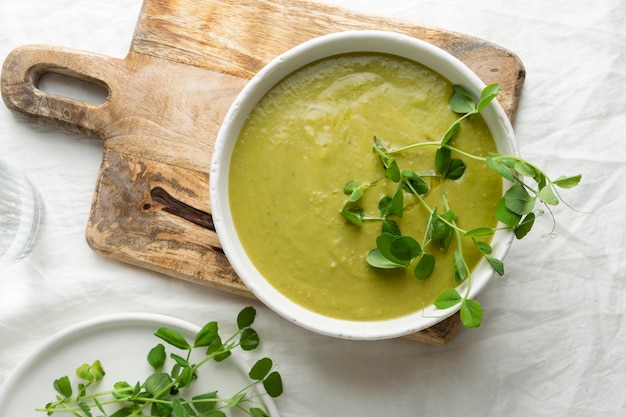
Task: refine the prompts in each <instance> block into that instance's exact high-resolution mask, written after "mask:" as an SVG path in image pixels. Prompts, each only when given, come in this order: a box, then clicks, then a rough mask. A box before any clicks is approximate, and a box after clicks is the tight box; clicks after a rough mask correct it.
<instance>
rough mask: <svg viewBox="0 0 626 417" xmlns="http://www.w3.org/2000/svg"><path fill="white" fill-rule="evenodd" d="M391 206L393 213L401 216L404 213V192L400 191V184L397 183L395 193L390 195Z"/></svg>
mask: <svg viewBox="0 0 626 417" xmlns="http://www.w3.org/2000/svg"><path fill="white" fill-rule="evenodd" d="M391 207H392V211H393V214H395V215H396V216H398V217H400V218H402V215H403V214H404V192H403V191H402V184H398V188H396V191H395V193H393V196H392V197H391Z"/></svg>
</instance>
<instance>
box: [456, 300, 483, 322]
mask: <svg viewBox="0 0 626 417" xmlns="http://www.w3.org/2000/svg"><path fill="white" fill-rule="evenodd" d="M482 321H483V307H482V306H481V305H480V303H479V302H478V301H476V300H463V303H462V304H461V322H462V323H463V325H465V327H467V328H470V329H472V328H475V327H478V326H480V324H481V323H482Z"/></svg>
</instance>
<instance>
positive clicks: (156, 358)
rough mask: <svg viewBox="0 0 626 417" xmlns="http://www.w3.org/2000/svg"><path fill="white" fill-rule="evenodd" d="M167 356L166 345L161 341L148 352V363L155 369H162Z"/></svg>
mask: <svg viewBox="0 0 626 417" xmlns="http://www.w3.org/2000/svg"><path fill="white" fill-rule="evenodd" d="M166 357H167V355H166V354H165V346H163V345H162V344H161V343H159V344H158V345H156V346H155V347H153V348H152V349H150V352H148V363H149V364H150V366H152V368H154V370H155V371H160V370H161V368H162V367H163V364H165V359H166Z"/></svg>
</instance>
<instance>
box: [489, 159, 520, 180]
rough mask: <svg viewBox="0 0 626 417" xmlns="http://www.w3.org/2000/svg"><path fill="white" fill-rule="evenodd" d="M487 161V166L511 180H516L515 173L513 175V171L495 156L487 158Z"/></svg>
mask: <svg viewBox="0 0 626 417" xmlns="http://www.w3.org/2000/svg"><path fill="white" fill-rule="evenodd" d="M485 162H486V163H487V166H489V168H491V169H492V170H493V171H495V172H496V173H498V175H500V176H501V177H503V178H505V179H507V180H509V181H511V182H515V175H513V173H512V172H511V171H509V169H507V167H506V166H505V165H503V163H502V162H501V161H500V160H498V161H495V160H494V159H493V158H487V159H485Z"/></svg>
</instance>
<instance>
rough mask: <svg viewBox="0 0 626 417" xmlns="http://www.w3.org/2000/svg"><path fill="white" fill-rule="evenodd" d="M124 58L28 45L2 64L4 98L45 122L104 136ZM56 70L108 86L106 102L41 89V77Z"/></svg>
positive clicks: (75, 77)
mask: <svg viewBox="0 0 626 417" xmlns="http://www.w3.org/2000/svg"><path fill="white" fill-rule="evenodd" d="M120 63H121V60H119V59H116V58H111V57H107V56H104V55H99V54H94V53H90V52H84V51H79V50H75V49H69V48H63V47H52V46H43V45H28V46H23V47H20V48H17V49H15V50H13V51H12V52H11V53H10V54H9V56H8V57H7V58H6V60H5V62H4V65H3V66H2V77H1V84H0V85H1V88H2V97H3V99H4V102H5V103H6V105H7V107H9V108H10V109H12V110H15V111H17V112H20V113H23V114H25V115H27V116H30V117H33V118H35V119H37V120H38V121H39V122H40V123H43V124H45V125H49V126H53V127H57V128H64V129H66V130H70V131H73V132H80V133H84V134H88V135H90V136H100V137H102V135H103V131H104V128H105V127H106V126H107V124H108V123H109V121H110V111H109V108H110V106H109V104H110V101H111V97H112V91H113V90H112V89H113V86H112V85H110V83H109V81H108V80H114V79H116V77H115V76H116V74H118V73H119V72H120V70H121V65H120ZM47 73H56V74H61V75H64V76H68V77H70V78H74V79H77V80H80V81H87V82H90V83H93V84H96V85H98V86H101V87H103V88H105V89H106V90H107V91H108V93H109V94H108V97H107V100H106V102H105V103H103V104H100V105H98V104H92V103H88V102H84V101H80V100H76V99H72V98H69V97H64V96H61V95H58V94H52V93H47V92H45V91H42V90H41V89H39V86H38V84H39V80H40V79H41V77H42V76H43V75H45V74H47Z"/></svg>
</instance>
